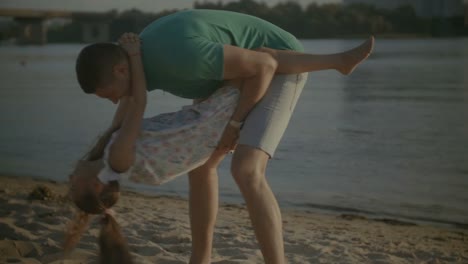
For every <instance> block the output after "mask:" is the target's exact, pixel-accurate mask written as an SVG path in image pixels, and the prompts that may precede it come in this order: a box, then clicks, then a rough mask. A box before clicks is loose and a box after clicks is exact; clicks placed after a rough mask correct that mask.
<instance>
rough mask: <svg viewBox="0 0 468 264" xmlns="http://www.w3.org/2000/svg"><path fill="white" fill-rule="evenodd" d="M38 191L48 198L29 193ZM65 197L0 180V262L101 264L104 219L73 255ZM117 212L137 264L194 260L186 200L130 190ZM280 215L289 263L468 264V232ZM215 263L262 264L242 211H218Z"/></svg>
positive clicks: (33, 182) (56, 187)
mask: <svg viewBox="0 0 468 264" xmlns="http://www.w3.org/2000/svg"><path fill="white" fill-rule="evenodd" d="M38 186H44V187H45V188H44V189H48V190H50V193H42V194H41V193H39V195H35V196H31V195H30V194H31V192H32V191H33V190H34V189H35V188H37V187H38ZM65 194H66V185H65V184H63V183H55V182H51V181H44V180H37V179H31V178H25V177H16V178H15V177H0V263H28V264H29V263H30V264H33V263H34V264H35V263H53V264H59V263H64V264H78V263H96V261H97V244H96V242H97V236H98V230H99V223H98V218H96V219H95V220H93V221H92V223H91V226H90V228H89V229H88V230H87V232H86V233H85V235H84V236H83V238H82V239H81V241H80V243H79V244H78V246H77V248H76V249H75V250H74V251H73V253H72V254H71V255H68V256H66V257H65V256H64V254H63V252H62V250H61V243H62V241H63V233H64V232H63V230H64V225H65V223H66V222H67V221H68V219H70V218H71V216H72V212H73V205H72V204H71V203H70V202H69V201H68V200H67V199H65V198H64V197H65ZM44 197H48V199H46V200H40V199H42V198H44ZM114 209H115V211H116V218H117V221H118V222H119V224H120V225H121V226H122V229H123V232H124V234H125V236H126V238H127V240H128V242H129V246H130V249H131V252H132V254H133V257H134V259H135V263H168V264H169V263H170V264H175V263H188V260H189V257H190V227H189V223H188V210H187V201H186V200H184V199H182V198H177V197H164V196H147V195H142V194H137V193H133V192H129V191H127V192H123V195H122V197H121V199H120V201H119V203H118V205H117V206H116V207H115V208H114ZM282 211H283V223H284V238H285V251H286V257H287V260H288V262H289V263H468V230H467V229H462V228H456V227H448V226H431V225H429V224H427V225H426V224H419V225H415V224H410V223H404V222H397V221H379V220H375V219H374V220H373V219H368V218H365V217H358V216H349V215H348V216H346V215H336V214H335V215H334V214H323V213H314V212H304V211H294V210H285V209H283V210H282ZM212 263H219V264H221V263H223V264H224V263H226V264H227V263H263V260H262V257H261V253H260V250H259V249H258V245H257V243H256V241H255V237H254V234H253V230H252V227H251V226H250V221H249V219H248V215H247V213H246V209H245V207H244V206H242V205H234V204H222V205H221V206H220V210H219V214H218V221H217V225H216V230H215V234H214V248H213V259H212Z"/></svg>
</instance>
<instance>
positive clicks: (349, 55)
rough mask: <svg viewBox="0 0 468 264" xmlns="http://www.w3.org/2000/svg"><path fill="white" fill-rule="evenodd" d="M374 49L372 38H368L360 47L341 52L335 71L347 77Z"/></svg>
mask: <svg viewBox="0 0 468 264" xmlns="http://www.w3.org/2000/svg"><path fill="white" fill-rule="evenodd" d="M373 48H374V37H373V36H372V37H370V38H369V39H368V40H366V42H364V43H362V44H361V45H360V46H358V47H356V48H354V49H351V50H348V51H346V52H343V53H342V55H341V62H342V65H340V66H339V67H338V68H337V70H338V71H339V72H341V73H342V74H344V75H349V74H351V73H352V72H353V70H354V69H355V68H356V66H358V64H359V63H361V62H362V61H364V60H365V59H367V57H369V55H370V54H371V52H372V49H373Z"/></svg>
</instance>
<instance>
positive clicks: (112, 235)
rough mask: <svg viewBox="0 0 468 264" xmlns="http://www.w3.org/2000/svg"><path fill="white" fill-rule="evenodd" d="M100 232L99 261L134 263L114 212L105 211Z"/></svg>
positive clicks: (103, 263) (102, 263)
mask: <svg viewBox="0 0 468 264" xmlns="http://www.w3.org/2000/svg"><path fill="white" fill-rule="evenodd" d="M101 223H102V227H101V232H100V234H99V250H100V254H99V255H100V256H99V263H101V264H107V263H115V264H132V263H133V261H132V258H131V255H130V251H129V249H128V246H127V241H126V239H125V238H124V237H123V236H122V232H121V230H120V226H119V224H117V221H115V218H114V217H113V216H112V214H108V213H105V214H104V217H103V219H102V220H101Z"/></svg>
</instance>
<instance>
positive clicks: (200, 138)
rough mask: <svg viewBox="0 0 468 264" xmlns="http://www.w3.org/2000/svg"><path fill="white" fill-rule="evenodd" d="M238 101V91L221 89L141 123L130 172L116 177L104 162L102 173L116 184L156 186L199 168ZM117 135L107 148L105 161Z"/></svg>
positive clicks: (217, 139) (227, 88)
mask: <svg viewBox="0 0 468 264" xmlns="http://www.w3.org/2000/svg"><path fill="white" fill-rule="evenodd" d="M238 98H239V90H238V89H236V88H233V87H223V88H220V89H218V90H217V91H216V92H215V93H213V95H211V96H210V97H209V98H208V99H206V100H204V101H202V102H200V103H198V104H194V105H190V106H184V107H183V108H182V109H181V110H179V111H177V112H172V113H164V114H160V115H157V116H154V117H151V118H145V119H143V123H142V131H141V133H140V135H139V137H138V139H137V141H136V158H135V163H134V164H133V166H132V168H131V169H130V170H129V171H127V172H125V173H116V172H112V171H111V170H110V168H109V166H108V164H107V162H105V164H106V168H104V169H103V170H106V171H107V173H114V174H116V175H114V176H117V177H118V178H119V179H120V180H128V181H131V182H134V183H143V184H150V185H159V184H162V183H165V182H167V181H169V180H171V179H174V178H175V177H177V176H180V175H182V174H185V173H187V172H189V171H191V170H193V169H195V168H197V167H199V166H200V165H202V164H203V163H205V162H206V160H207V159H208V158H209V157H210V155H211V153H212V152H213V150H214V149H215V147H216V145H217V144H218V141H219V139H220V137H221V134H222V132H223V131H224V127H225V126H226V125H227V123H228V122H229V120H230V118H231V116H232V114H233V112H234V109H235V107H236V106H237V101H238ZM118 132H119V131H116V132H115V133H114V135H113V137H112V139H111V141H110V142H109V144H108V145H107V148H106V153H105V159H104V160H105V161H107V157H108V148H109V147H110V145H111V144H112V142H113V139H115V137H116V135H117V133H118Z"/></svg>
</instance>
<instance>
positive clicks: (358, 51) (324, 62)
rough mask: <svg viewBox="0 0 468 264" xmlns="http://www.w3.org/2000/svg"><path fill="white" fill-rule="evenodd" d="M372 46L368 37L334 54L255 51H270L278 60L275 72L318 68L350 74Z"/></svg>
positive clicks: (290, 72) (261, 50) (303, 70)
mask: <svg viewBox="0 0 468 264" xmlns="http://www.w3.org/2000/svg"><path fill="white" fill-rule="evenodd" d="M373 47H374V37H370V38H369V39H368V40H366V41H365V42H364V43H362V44H361V45H359V46H358V47H356V48H354V49H351V50H348V51H345V52H341V53H336V54H326V55H314V54H307V53H301V52H296V51H286V50H274V49H269V48H260V49H258V50H257V51H260V52H267V53H270V54H271V55H272V56H273V57H275V58H276V60H277V61H278V69H277V71H276V72H277V73H279V74H297V73H303V72H312V71H320V70H331V69H333V70H337V71H339V72H340V73H342V74H345V75H348V74H350V73H351V72H352V71H353V70H354V68H356V66H357V65H358V64H359V63H360V62H362V61H364V60H365V59H366V58H367V57H369V55H370V53H371V52H372V49H373Z"/></svg>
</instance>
